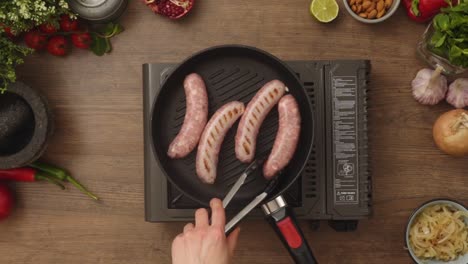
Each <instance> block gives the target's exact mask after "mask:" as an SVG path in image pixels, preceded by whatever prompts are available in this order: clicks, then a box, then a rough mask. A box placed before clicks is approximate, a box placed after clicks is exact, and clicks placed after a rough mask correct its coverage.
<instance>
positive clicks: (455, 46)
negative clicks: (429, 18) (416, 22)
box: [429, 1, 468, 68]
mask: <svg viewBox="0 0 468 264" xmlns="http://www.w3.org/2000/svg"><path fill="white" fill-rule="evenodd" d="M442 12H443V13H440V14H438V15H437V16H435V17H434V20H433V22H432V26H433V28H434V34H433V35H432V37H431V39H430V40H429V48H430V49H431V50H432V51H433V52H434V53H436V54H438V55H440V56H442V57H445V58H447V59H448V60H449V61H450V62H451V63H452V64H454V65H457V66H461V67H463V68H468V1H464V2H461V3H460V4H459V5H457V6H450V7H447V8H443V9H442Z"/></svg>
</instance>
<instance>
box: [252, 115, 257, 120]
mask: <svg viewBox="0 0 468 264" xmlns="http://www.w3.org/2000/svg"><path fill="white" fill-rule="evenodd" d="M252 116H253V118H255V121H257V120H258V117H257V115H256V114H255V113H252Z"/></svg>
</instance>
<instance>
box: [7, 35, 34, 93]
mask: <svg viewBox="0 0 468 264" xmlns="http://www.w3.org/2000/svg"><path fill="white" fill-rule="evenodd" d="M31 52H32V50H31V49H29V48H25V47H23V46H19V45H17V44H15V43H13V42H12V41H11V40H10V39H9V38H7V37H6V36H5V34H3V33H0V93H4V92H5V90H6V88H7V87H8V84H10V83H13V82H15V81H16V73H15V67H16V66H17V65H19V64H22V63H23V62H24V57H25V56H26V55H28V54H30V53H31Z"/></svg>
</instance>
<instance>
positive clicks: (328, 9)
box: [310, 0, 340, 23]
mask: <svg viewBox="0 0 468 264" xmlns="http://www.w3.org/2000/svg"><path fill="white" fill-rule="evenodd" d="M338 10H340V8H339V7H338V4H337V3H336V1H335V0H312V3H311V4H310V13H311V14H312V15H313V16H314V17H315V18H317V20H318V21H320V22H323V23H328V22H331V21H333V20H334V19H335V18H336V17H337V16H338Z"/></svg>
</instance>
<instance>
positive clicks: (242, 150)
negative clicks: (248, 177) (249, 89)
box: [235, 80, 286, 163]
mask: <svg viewBox="0 0 468 264" xmlns="http://www.w3.org/2000/svg"><path fill="white" fill-rule="evenodd" d="M285 90H286V86H285V85H284V83H282V82H281V81H278V80H273V81H270V82H268V83H266V84H265V85H264V86H263V87H262V88H261V89H260V90H259V91H258V92H257V94H256V95H255V96H254V97H253V98H252V100H251V101H250V102H249V104H248V105H247V108H246V110H245V114H244V115H243V116H242V118H241V121H240V122H239V127H238V128H237V134H236V145H235V149H236V157H237V159H239V160H240V161H241V162H245V163H250V162H252V160H253V159H254V156H255V148H256V141H257V135H258V131H259V130H260V126H261V125H262V123H263V120H265V117H266V116H267V115H268V113H269V112H270V110H271V109H272V108H273V107H274V106H275V105H276V103H277V102H278V101H279V99H280V98H281V97H282V96H283V94H284V93H285Z"/></svg>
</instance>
